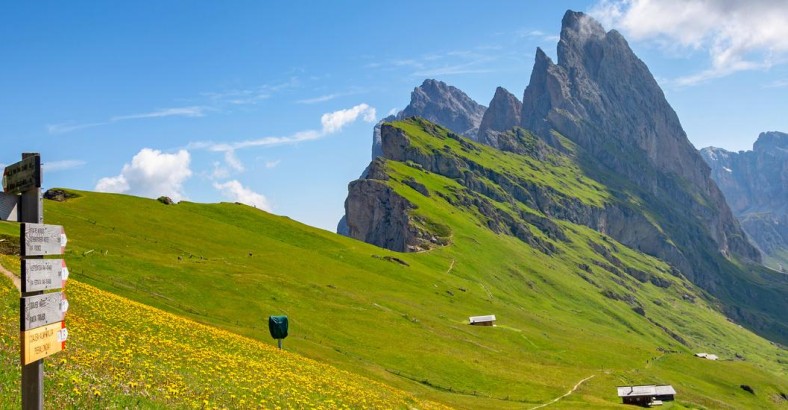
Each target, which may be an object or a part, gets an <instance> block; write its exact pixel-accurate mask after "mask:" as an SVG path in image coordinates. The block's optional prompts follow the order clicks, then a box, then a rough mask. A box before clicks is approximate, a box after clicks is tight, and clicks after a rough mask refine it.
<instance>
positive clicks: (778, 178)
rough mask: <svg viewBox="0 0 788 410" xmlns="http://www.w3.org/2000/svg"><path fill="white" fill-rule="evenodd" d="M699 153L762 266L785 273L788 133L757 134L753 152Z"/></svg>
mask: <svg viewBox="0 0 788 410" xmlns="http://www.w3.org/2000/svg"><path fill="white" fill-rule="evenodd" d="M700 154H701V156H702V157H703V159H704V160H706V163H707V164H709V166H710V167H711V177H712V178H713V179H714V181H715V182H716V183H717V185H718V186H719V187H720V189H721V190H722V192H723V193H724V194H725V198H726V200H727V201H728V204H729V205H730V207H731V210H732V211H733V214H734V215H736V217H737V218H738V219H739V221H740V223H741V225H742V228H744V230H745V231H746V232H747V234H748V235H749V237H750V239H752V241H753V242H754V243H755V244H756V245H757V246H758V248H760V250H761V251H762V252H763V254H764V257H765V261H764V262H765V263H766V265H767V266H770V267H772V268H774V269H777V270H780V271H783V272H785V271H788V134H785V133H782V132H776V131H772V132H764V133H761V134H760V135H759V136H758V140H757V141H756V142H755V144H753V147H752V151H739V152H730V151H726V150H724V149H722V148H714V147H707V148H703V149H702V150H700Z"/></svg>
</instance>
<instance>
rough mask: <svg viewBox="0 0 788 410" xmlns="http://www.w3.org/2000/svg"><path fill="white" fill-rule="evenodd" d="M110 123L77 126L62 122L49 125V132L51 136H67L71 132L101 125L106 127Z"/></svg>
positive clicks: (72, 123)
mask: <svg viewBox="0 0 788 410" xmlns="http://www.w3.org/2000/svg"><path fill="white" fill-rule="evenodd" d="M105 124H108V122H106V121H105V122H91V123H85V124H76V123H74V122H61V123H59V124H49V125H47V127H46V128H47V132H48V133H50V134H65V133H67V132H71V131H77V130H82V129H85V128H92V127H98V126H99V125H105Z"/></svg>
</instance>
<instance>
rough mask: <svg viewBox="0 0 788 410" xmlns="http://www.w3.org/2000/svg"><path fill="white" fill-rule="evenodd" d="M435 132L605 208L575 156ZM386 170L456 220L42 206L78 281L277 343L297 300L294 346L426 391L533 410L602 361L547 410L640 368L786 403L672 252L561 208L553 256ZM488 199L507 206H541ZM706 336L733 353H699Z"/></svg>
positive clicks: (400, 166) (735, 397)
mask: <svg viewBox="0 0 788 410" xmlns="http://www.w3.org/2000/svg"><path fill="white" fill-rule="evenodd" d="M404 124H405V125H407V126H408V127H411V128H412V127H413V126H414V123H413V122H409V123H404ZM438 133H439V134H440V133H443V135H442V138H439V139H437V140H435V138H436V137H435V136H434V135H431V134H430V133H428V132H425V131H424V130H421V131H419V129H418V128H415V129H410V131H409V135H410V137H411V141H412V142H413V143H414V144H417V145H419V146H421V147H425V149H427V148H426V147H431V148H429V149H441V150H442V149H448V150H450V151H456V150H460V151H461V152H463V154H462V155H466V154H467V155H472V156H477V158H476V160H477V161H479V162H480V163H483V164H484V166H486V167H489V168H490V169H493V170H495V171H497V172H499V173H510V174H512V175H514V176H517V177H520V178H526V179H529V178H530V180H531V181H532V182H533V183H534V184H537V185H544V186H547V187H551V188H552V189H553V191H554V192H555V195H561V196H571V195H573V194H574V195H575V196H576V197H578V198H579V199H580V200H581V201H582V202H583V203H585V204H589V205H592V206H595V205H598V204H601V203H603V202H604V201H606V200H608V198H609V193H608V192H607V191H606V190H605V187H604V186H601V185H599V184H598V183H597V182H595V181H593V179H591V178H589V177H587V176H585V175H584V174H583V171H582V170H581V169H580V168H578V167H577V166H573V165H572V164H571V161H569V162H567V161H568V159H567V158H566V157H555V158H551V159H550V160H549V161H547V162H546V163H542V162H540V161H536V160H535V159H534V158H533V157H531V156H528V155H519V156H518V155H516V154H499V153H497V152H496V151H495V150H493V149H491V148H489V147H484V146H477V147H476V148H475V149H469V150H468V152H465V151H462V149H463V143H461V142H459V141H458V140H457V139H455V138H449V137H448V136H447V135H445V134H446V131H445V130H443V131H441V130H440V129H438ZM464 143H465V144H472V145H474V146H476V145H477V144H473V143H471V142H468V141H465V142H464ZM444 145H449V147H448V148H444ZM385 167H386V169H387V173H388V174H389V176H390V179H389V180H388V181H386V182H385V183H386V184H388V185H389V186H390V187H391V188H393V189H394V190H395V191H396V192H397V193H398V194H400V195H402V196H403V197H405V198H407V199H408V200H409V201H410V202H412V203H413V204H415V205H416V206H417V208H416V209H414V210H412V212H413V213H414V214H417V215H419V216H423V217H424V218H425V220H428V221H430V222H431V223H434V224H436V226H437V225H439V226H440V228H441V229H443V230H445V231H446V232H445V233H446V235H448V237H450V239H451V243H450V245H449V246H445V247H441V248H438V249H434V250H432V251H429V252H424V253H418V254H397V253H393V252H389V251H386V250H382V249H380V248H376V247H374V246H371V245H368V244H364V243H361V242H358V241H355V240H352V239H348V238H345V237H341V236H338V235H335V234H332V233H329V232H326V231H323V230H319V229H315V228H311V227H308V226H305V225H302V224H299V223H297V222H294V221H292V220H289V219H288V218H285V217H280V216H274V215H271V214H268V213H265V212H262V211H259V210H257V209H254V208H251V207H247V206H243V205H238V204H226V203H224V204H194V203H188V202H181V203H179V204H177V205H169V206H167V205H164V204H162V203H159V202H157V201H154V200H148V199H142V198H135V197H129V196H124V195H111V194H96V193H88V192H81V193H80V194H81V195H82V197H80V198H76V199H71V200H68V201H66V202H64V203H57V202H52V201H46V203H45V212H46V214H45V218H46V221H47V222H48V223H57V224H62V225H64V226H65V227H66V232H67V234H68V235H69V245H68V248H67V251H66V252H67V254H66V259H67V261H68V263H69V267H70V269H71V272H72V275H73V277H75V278H76V279H77V280H80V281H82V282H85V283H89V284H91V285H94V286H97V287H98V288H101V289H103V290H108V291H111V292H113V293H117V294H120V295H123V296H125V297H128V298H131V299H133V300H136V301H139V302H142V303H145V304H149V305H152V306H156V307H158V308H161V309H164V310H167V311H169V312H172V313H175V314H178V315H182V316H186V317H189V318H192V319H194V320H196V321H199V322H202V323H206V324H210V325H212V326H217V327H221V328H224V329H226V330H229V331H232V332H235V333H239V334H242V335H244V336H247V337H250V338H254V339H258V340H261V341H263V342H264V343H269V344H272V341H271V339H270V338H269V337H268V332H267V328H266V323H265V318H266V317H267V316H268V315H270V314H287V315H288V316H289V317H290V320H291V335H290V337H289V338H288V339H287V340H286V341H285V346H286V347H287V348H288V350H291V351H294V352H297V353H299V354H303V355H304V356H308V357H311V358H313V359H318V360H320V361H323V362H328V363H330V364H333V365H335V366H337V367H340V368H342V369H345V370H348V371H351V372H354V373H358V374H362V375H364V376H367V377H370V378H373V379H376V380H378V381H382V382H384V383H386V384H389V385H391V386H394V387H397V388H401V389H404V390H407V391H409V392H411V393H413V394H414V395H416V396H417V397H420V398H428V399H432V400H437V401H441V402H443V403H446V404H449V405H455V406H457V407H462V408H475V409H476V408H491V409H500V408H524V407H525V408H528V407H533V406H536V405H539V404H543V403H547V402H549V401H551V400H552V399H554V398H556V397H559V396H562V395H563V394H565V393H566V392H567V391H568V390H569V389H571V388H572V386H574V385H575V384H576V383H578V382H579V381H580V380H583V379H585V378H587V377H589V376H594V377H593V378H591V379H589V380H588V381H587V382H585V383H583V384H582V385H581V386H580V387H579V389H578V390H577V391H576V392H575V393H573V394H571V395H570V396H568V397H566V398H564V399H562V400H561V401H559V402H558V403H555V404H551V407H555V408H579V407H596V408H608V407H617V406H619V404H618V403H619V400H618V398H617V397H616V394H615V386H617V385H622V384H628V383H634V384H648V383H669V384H672V385H674V387H676V389H677V391H678V392H679V394H678V396H677V401H676V402H675V403H672V404H671V406H673V407H674V408H681V407H692V408H731V409H738V408H770V407H777V408H779V407H780V406H781V405H783V402H782V401H781V400H782V398H781V396H780V394H781V393H786V392H788V382H786V362H787V361H788V359H787V358H786V354H785V351H784V350H782V349H780V348H778V347H776V346H774V345H772V344H770V343H769V342H768V341H766V340H764V339H762V338H760V337H758V336H756V335H754V334H752V333H750V332H748V331H746V330H744V329H742V328H740V327H739V326H737V325H735V324H734V323H731V322H729V321H728V320H726V318H725V317H724V316H723V315H722V314H720V313H719V310H718V308H717V306H716V305H715V301H714V300H713V299H711V298H708V295H706V294H705V292H703V291H701V290H699V289H698V288H696V287H695V286H693V285H692V284H691V283H689V282H688V281H687V280H686V279H684V278H683V277H680V276H674V275H673V274H671V269H670V267H669V266H667V265H666V264H664V263H663V262H661V261H659V260H657V259H655V258H652V257H648V256H646V255H644V254H642V253H640V252H637V251H634V250H631V249H629V248H627V247H625V246H623V245H621V244H620V243H617V242H616V241H615V240H613V239H611V238H609V237H606V236H604V235H602V234H600V233H598V232H595V231H593V230H591V229H589V228H586V227H583V226H579V225H574V224H571V223H569V222H564V221H555V223H556V224H558V226H559V227H560V228H561V230H562V231H563V232H564V234H565V235H566V240H554V239H551V238H549V237H548V236H547V235H545V233H543V232H542V231H541V230H539V229H537V228H535V227H534V226H532V225H528V229H530V231H531V232H532V234H533V235H534V236H535V237H538V238H540V239H541V240H543V241H545V242H549V243H551V244H553V246H554V247H555V249H556V252H555V253H552V254H546V253H544V252H541V251H539V250H537V249H535V248H532V247H530V246H528V245H527V244H525V243H524V242H523V241H521V240H519V239H516V238H514V237H512V236H508V235H504V234H496V233H494V232H493V231H491V230H490V229H488V228H487V227H486V224H485V223H486V221H485V219H484V217H483V216H482V215H480V214H479V213H478V212H476V211H475V210H474V209H473V208H472V207H467V208H460V207H456V206H454V205H451V204H450V203H449V202H447V201H446V199H445V198H450V197H451V196H452V195H454V193H455V192H460V190H461V189H462V187H461V185H460V184H458V183H457V181H456V180H453V179H450V178H446V177H443V176H440V175H437V174H435V173H429V172H425V171H424V170H422V169H419V168H418V167H414V166H412V164H411V165H408V164H404V163H399V162H394V161H388V162H386V164H385ZM409 178H413V179H414V180H416V181H418V182H419V183H421V184H424V186H425V187H426V188H427V189H428V190H429V191H430V192H431V193H432V195H430V196H425V195H423V194H421V193H419V192H418V191H416V190H415V189H413V188H412V187H411V186H410V185H409V184H407V183H405V181H406V180H407V179H409ZM487 182H489V181H487ZM438 193H440V194H442V195H437V194H438ZM490 201H491V202H493V206H495V207H498V208H500V209H502V210H506V211H507V212H512V213H514V212H519V211H526V212H536V211H534V210H529V209H524V208H523V206H522V204H511V203H505V202H496V201H493V200H492V199H490ZM2 229H3V228H2V224H0V232H2ZM387 256H388V257H394V258H397V259H399V260H401V261H403V262H405V263H406V264H407V265H403V264H400V263H398V262H397V261H396V260H393V259H391V258H389V259H388V260H387V259H386V258H385V257H387ZM616 261H617V262H616ZM614 264H616V265H617V266H613V265H614ZM627 272H632V273H627ZM633 275H641V277H640V278H638V277H635V276H633ZM481 314H495V315H496V316H497V317H498V326H497V327H494V328H479V327H471V326H468V325H467V318H468V316H471V315H481ZM697 351H705V352H710V353H715V354H717V355H719V356H720V357H721V358H723V359H724V361H720V362H711V361H706V360H701V359H696V358H693V357H692V353H694V352H697ZM737 355H738V357H737ZM740 358H743V360H742V359H740ZM742 384H746V385H749V386H751V387H753V388H754V390H755V391H756V394H754V395H753V394H750V393H748V392H746V391H744V390H742V389H741V388H740V387H739V386H740V385H742ZM668 407H670V406H668Z"/></svg>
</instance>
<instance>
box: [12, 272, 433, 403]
mask: <svg viewBox="0 0 788 410" xmlns="http://www.w3.org/2000/svg"><path fill="white" fill-rule="evenodd" d="M8 262H9V261H8V260H7V259H6V260H4V265H5V264H8ZM12 263H13V262H12ZM67 289H68V297H69V301H70V302H71V306H72V309H71V310H70V311H69V314H68V320H67V325H68V329H69V341H68V342H67V343H68V346H67V349H66V351H65V352H61V353H58V354H56V355H55V356H52V357H51V358H50V359H47V360H46V361H45V364H46V369H45V372H46V377H45V399H46V407H47V408H169V409H172V408H192V409H208V408H219V409H221V408H305V407H319V408H361V407H375V408H402V409H406V408H414V407H416V408H425V409H426V408H442V406H440V405H438V404H434V403H429V402H424V401H419V400H417V399H415V398H414V397H412V396H411V395H409V394H406V393H404V392H402V391H399V390H396V389H393V388H391V387H388V386H386V385H383V384H381V383H378V382H374V381H371V380H368V379H364V378H361V377H358V376H357V375H354V374H351V373H348V372H346V371H342V370H337V369H336V368H333V367H331V366H327V365H325V364H320V363H317V362H315V361H313V360H310V359H307V358H304V357H301V356H299V355H297V354H293V353H290V352H288V351H280V350H278V349H276V348H273V347H271V346H270V345H269V344H265V343H261V342H259V341H255V340H251V339H248V338H245V337H240V336H237V335H235V334H232V333H229V332H227V331H223V330H218V329H215V328H212V327H208V326H204V325H201V324H198V323H195V322H193V321H191V320H187V319H183V318H181V317H178V316H175V315H172V314H170V313H166V312H163V311H160V310H158V309H154V308H151V307H148V306H145V305H141V304H139V303H135V302H132V301H129V300H128V299H125V298H122V297H119V296H115V295H113V294H110V293H107V292H104V291H102V290H99V289H97V288H95V287H93V286H90V285H86V284H83V283H81V282H78V281H70V282H69V284H68V288H67ZM18 317H19V299H18V292H17V291H16V289H15V288H13V287H12V285H11V283H10V281H8V280H7V279H6V278H5V277H3V276H2V275H0V324H1V325H2V326H1V327H0V341H2V343H1V344H0V363H2V367H0V408H3V409H7V408H19V405H20V396H19V377H20V370H19V341H18V340H19V339H18V323H19V322H18Z"/></svg>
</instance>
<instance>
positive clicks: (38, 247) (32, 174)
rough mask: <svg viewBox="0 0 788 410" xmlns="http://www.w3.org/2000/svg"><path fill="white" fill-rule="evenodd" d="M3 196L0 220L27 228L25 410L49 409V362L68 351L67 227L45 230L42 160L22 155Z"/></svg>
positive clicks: (22, 318) (22, 305) (22, 232)
mask: <svg viewBox="0 0 788 410" xmlns="http://www.w3.org/2000/svg"><path fill="white" fill-rule="evenodd" d="M3 191H4V192H2V193H0V219H2V220H8V221H17V222H22V224H21V225H20V227H19V241H20V251H21V252H20V253H21V257H22V289H21V291H22V296H21V297H20V299H19V339H20V345H21V349H20V350H21V351H20V359H21V364H22V409H24V410H27V409H37V410H42V409H43V408H44V358H45V357H47V356H50V355H52V354H54V353H57V352H60V351H62V350H64V349H65V348H66V339H67V338H68V330H66V323H65V321H64V318H65V314H66V311H67V310H68V300H66V298H65V294H64V293H63V292H54V293H44V291H46V290H55V289H61V288H64V287H65V285H66V280H67V279H68V269H67V268H66V263H65V262H64V261H63V260H62V259H44V256H45V255H62V254H63V252H64V250H65V246H66V234H65V231H64V230H63V227H62V226H57V225H44V224H43V223H44V204H43V200H42V197H41V156H40V155H38V154H22V161H20V162H17V163H16V164H12V165H9V166H7V167H5V170H4V171H3Z"/></svg>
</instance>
